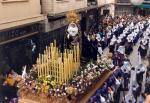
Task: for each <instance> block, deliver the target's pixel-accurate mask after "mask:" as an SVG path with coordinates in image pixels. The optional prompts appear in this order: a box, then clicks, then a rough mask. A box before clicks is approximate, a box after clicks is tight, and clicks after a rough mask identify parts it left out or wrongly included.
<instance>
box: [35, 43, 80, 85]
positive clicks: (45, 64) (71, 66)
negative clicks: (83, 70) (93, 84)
mask: <svg viewBox="0 0 150 103" xmlns="http://www.w3.org/2000/svg"><path fill="white" fill-rule="evenodd" d="M79 67H80V51H79V44H77V45H76V46H74V47H73V49H71V50H69V49H65V50H64V53H61V52H60V51H59V49H58V47H56V41H55V42H54V43H50V46H49V47H46V50H45V51H44V54H39V58H38V59H37V71H38V77H43V76H44V77H46V76H51V77H53V78H54V79H55V81H56V83H58V84H62V83H64V82H67V81H68V80H69V79H71V78H72V77H73V75H74V74H75V73H77V71H78V69H79Z"/></svg>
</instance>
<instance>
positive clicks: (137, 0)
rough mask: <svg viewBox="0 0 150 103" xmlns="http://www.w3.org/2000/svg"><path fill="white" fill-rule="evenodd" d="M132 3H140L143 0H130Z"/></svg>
mask: <svg viewBox="0 0 150 103" xmlns="http://www.w3.org/2000/svg"><path fill="white" fill-rule="evenodd" d="M130 1H131V3H132V4H133V5H141V4H142V3H143V2H144V0H130Z"/></svg>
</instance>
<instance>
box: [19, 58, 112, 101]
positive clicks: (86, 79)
mask: <svg viewBox="0 0 150 103" xmlns="http://www.w3.org/2000/svg"><path fill="white" fill-rule="evenodd" d="M33 67H34V68H33V69H31V70H30V72H29V73H28V75H27V77H26V80H25V82H22V83H21V82H20V84H19V94H20V96H21V97H23V98H29V99H32V100H35V101H37V97H38V96H41V101H43V98H42V97H45V99H44V100H45V101H47V102H48V103H53V102H56V99H55V98H57V100H58V101H61V100H60V98H61V99H62V98H63V99H64V100H65V99H67V100H69V101H72V100H74V99H75V98H77V97H79V96H80V95H82V94H85V93H86V92H87V91H88V90H89V89H90V88H91V87H92V85H93V84H94V83H97V81H99V80H100V78H101V75H102V74H103V73H105V72H107V70H111V69H112V68H113V65H112V61H111V55H110V56H107V57H106V56H105V57H104V58H103V60H100V59H98V61H97V62H95V64H94V63H92V62H90V63H88V64H87V66H85V67H82V68H81V69H80V71H79V72H78V73H77V74H75V75H74V76H73V78H72V79H71V80H69V82H67V83H63V84H61V85H60V84H57V83H56V82H55V80H54V78H53V77H51V76H47V77H46V78H44V77H43V78H39V79H37V77H36V76H37V72H36V66H33ZM46 97H47V98H46ZM58 98H59V99H58ZM38 101H40V99H39V100H38Z"/></svg>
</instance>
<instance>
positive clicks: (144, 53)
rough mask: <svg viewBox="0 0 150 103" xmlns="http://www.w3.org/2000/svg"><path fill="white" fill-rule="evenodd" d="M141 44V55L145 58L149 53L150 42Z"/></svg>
mask: <svg viewBox="0 0 150 103" xmlns="http://www.w3.org/2000/svg"><path fill="white" fill-rule="evenodd" d="M140 44H141V45H140V46H139V49H138V51H139V53H140V55H141V58H145V56H146V55H147V50H148V43H147V44H146V45H143V44H142V43H140Z"/></svg>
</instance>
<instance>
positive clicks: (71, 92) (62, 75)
mask: <svg viewBox="0 0 150 103" xmlns="http://www.w3.org/2000/svg"><path fill="white" fill-rule="evenodd" d="M67 18H68V21H69V23H70V24H69V26H68V29H67V32H68V34H67V39H68V41H70V42H69V44H67V46H66V48H67V49H64V52H63V53H61V52H60V50H59V49H58V47H57V46H56V41H54V42H53V43H50V45H49V46H48V47H46V49H45V50H44V54H39V57H38V58H37V63H36V64H35V65H33V67H32V69H31V70H30V71H29V73H26V72H25V71H26V67H24V72H23V75H22V77H23V78H24V79H23V80H21V81H20V82H19V83H18V87H19V91H18V93H19V96H20V99H19V103H78V102H81V103H86V102H87V101H88V99H89V98H90V97H91V96H92V95H93V94H94V93H95V91H96V90H97V89H98V88H99V87H100V86H102V85H103V83H104V82H105V81H106V80H107V79H108V77H109V76H110V75H111V73H112V72H111V69H112V67H113V65H112V60H111V58H112V55H111V54H109V55H107V56H103V57H102V58H100V57H98V60H97V62H96V63H93V62H90V63H87V64H86V65H85V64H84V65H81V62H80V44H79V41H80V40H79V34H78V29H79V28H78V26H77V23H78V22H79V19H78V16H77V14H76V12H75V11H71V12H69V13H68V14H67ZM70 38H71V40H69V39H70ZM67 43H68V42H67Z"/></svg>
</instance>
